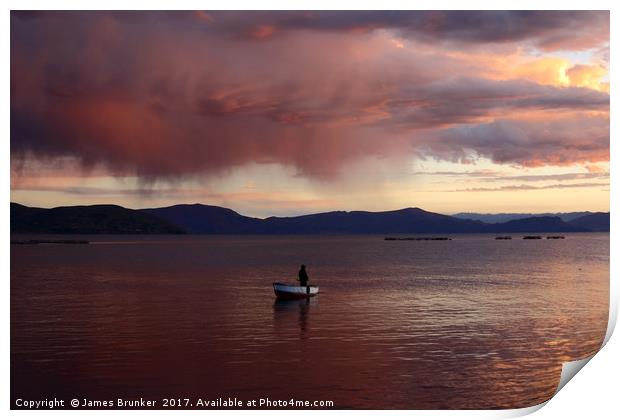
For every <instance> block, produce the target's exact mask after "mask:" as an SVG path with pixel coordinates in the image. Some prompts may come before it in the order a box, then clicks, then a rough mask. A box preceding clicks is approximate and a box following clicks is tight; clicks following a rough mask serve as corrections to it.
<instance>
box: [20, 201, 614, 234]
mask: <svg viewBox="0 0 620 420" xmlns="http://www.w3.org/2000/svg"><path fill="white" fill-rule="evenodd" d="M605 216H606V219H605ZM605 220H606V224H605ZM605 227H607V230H608V229H609V213H593V214H588V215H586V216H583V217H580V218H577V219H575V220H574V221H572V222H570V223H567V222H565V221H563V220H562V219H561V218H560V217H553V216H543V217H526V218H521V219H517V220H510V221H507V222H502V223H484V222H481V221H478V220H469V219H461V218H457V217H452V216H446V215H443V214H438V213H432V212H428V211H425V210H422V209H420V208H405V209H401V210H393V211H381V212H368V211H349V212H347V211H334V212H327V213H317V214H309V215H305V216H295V217H268V218H266V219H258V218H253V217H247V216H243V215H241V214H239V213H237V212H235V211H233V210H230V209H227V208H224V207H217V206H209V205H204V204H180V205H175V206H170V207H162V208H152V209H142V210H131V209H126V208H123V207H120V206H113V205H98V206H75V207H57V208H54V209H40V208H34V207H26V206H22V205H19V204H16V203H11V232H12V233H109V234H125V233H128V234H131V233H133V234H139V233H144V234H151V233H192V234H447V233H526V232H587V231H605Z"/></svg>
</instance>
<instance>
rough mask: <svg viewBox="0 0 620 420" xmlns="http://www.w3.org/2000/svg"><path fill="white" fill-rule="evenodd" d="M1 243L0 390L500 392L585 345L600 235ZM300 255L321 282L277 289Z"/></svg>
mask: <svg viewBox="0 0 620 420" xmlns="http://www.w3.org/2000/svg"><path fill="white" fill-rule="evenodd" d="M514 237H515V239H513V240H512V241H496V240H494V239H493V236H488V235H482V236H476V235H462V236H453V238H454V240H452V241H383V238H382V237H376V236H346V237H340V236H336V237H325V236H306V237H290V236H289V237H262V236H258V237H257V236H254V237H251V236H245V237H231V236H179V237H165V236H159V237H127V236H124V237H119V236H115V237H112V236H97V237H87V238H86V239H90V240H91V241H93V242H92V243H91V244H90V245H34V246H27V245H12V246H11V396H12V400H13V401H14V400H15V398H28V399H34V398H52V397H54V396H57V397H64V398H93V399H107V398H134V397H135V398H139V397H143V398H152V399H157V398H194V397H201V398H209V399H212V398H218V397H223V398H228V397H237V398H241V399H255V398H271V399H290V398H295V399H304V400H332V401H334V404H335V407H336V408H404V409H433V408H497V407H503V408H518V407H525V406H531V405H534V404H537V403H540V402H542V401H545V400H547V399H548V398H550V397H551V395H552V394H553V392H554V390H555V388H556V386H557V384H558V380H559V376H560V370H561V363H562V362H564V361H569V360H573V359H577V358H582V357H585V356H588V355H590V354H592V353H594V352H596V351H597V350H598V348H599V347H600V345H601V342H602V339H603V337H604V335H605V330H606V327H607V316H608V302H609V235H608V234H567V235H566V239H564V240H529V241H527V240H522V239H519V238H520V236H514ZM302 263H304V264H306V265H307V266H308V273H309V275H310V278H311V282H312V283H316V284H319V285H320V286H321V294H320V295H319V296H318V297H316V298H312V299H311V300H310V301H305V300H302V301H293V302H277V301H276V300H275V299H274V295H273V291H272V289H271V283H272V282H275V281H280V282H293V281H294V279H295V277H296V273H297V270H298V266H299V264H302Z"/></svg>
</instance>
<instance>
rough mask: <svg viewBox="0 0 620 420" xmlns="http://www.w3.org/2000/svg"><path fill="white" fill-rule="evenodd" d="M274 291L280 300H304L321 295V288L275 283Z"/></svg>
mask: <svg viewBox="0 0 620 420" xmlns="http://www.w3.org/2000/svg"><path fill="white" fill-rule="evenodd" d="M273 291H274V293H275V294H276V296H277V297H278V298H279V299H303V298H307V297H311V296H316V295H317V294H318V293H319V286H313V285H308V286H293V285H290V284H284V283H274V284H273Z"/></svg>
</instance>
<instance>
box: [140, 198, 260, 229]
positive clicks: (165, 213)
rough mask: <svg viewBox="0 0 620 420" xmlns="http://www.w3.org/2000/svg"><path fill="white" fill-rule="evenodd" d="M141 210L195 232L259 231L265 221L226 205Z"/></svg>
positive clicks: (195, 205)
mask: <svg viewBox="0 0 620 420" xmlns="http://www.w3.org/2000/svg"><path fill="white" fill-rule="evenodd" d="M139 211H140V212H143V213H146V214H151V215H154V216H157V217H159V218H161V219H163V220H168V221H169V222H171V223H174V224H175V225H177V226H179V227H181V228H182V229H183V230H184V231H186V232H189V233H195V234H205V233H238V234H241V233H257V232H258V231H259V226H260V225H261V223H262V222H263V220H262V219H255V218H253V217H247V216H242V215H240V214H239V213H237V212H236V211H233V210H230V209H227V208H224V207H217V206H208V205H205V204H178V205H175V206H170V207H160V208H154V209H143V210H139Z"/></svg>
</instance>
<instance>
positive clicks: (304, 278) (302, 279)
mask: <svg viewBox="0 0 620 420" xmlns="http://www.w3.org/2000/svg"><path fill="white" fill-rule="evenodd" d="M299 284H300V285H301V287H305V286H307V285H308V273H306V266H305V265H303V264H302V266H301V269H300V270H299Z"/></svg>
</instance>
